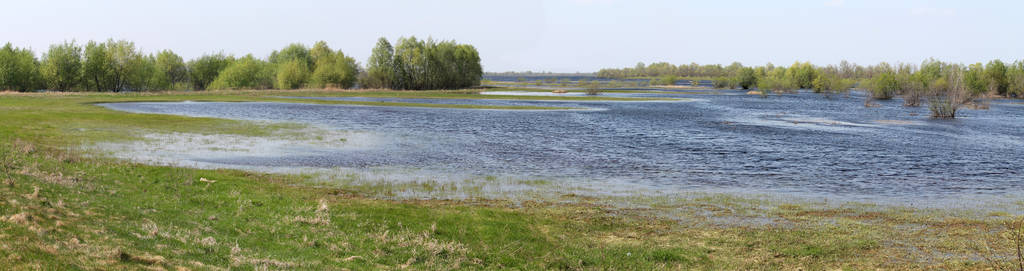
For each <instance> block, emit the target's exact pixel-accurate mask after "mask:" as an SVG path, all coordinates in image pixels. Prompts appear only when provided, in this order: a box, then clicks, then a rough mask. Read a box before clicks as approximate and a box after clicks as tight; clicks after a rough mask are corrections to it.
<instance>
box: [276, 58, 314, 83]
mask: <svg viewBox="0 0 1024 271" xmlns="http://www.w3.org/2000/svg"><path fill="white" fill-rule="evenodd" d="M308 79H309V68H308V66H306V63H305V62H304V61H302V60H300V59H293V60H290V61H288V62H285V63H284V64H281V65H280V66H278V67H277V88H278V89H298V88H301V87H303V86H305V85H306V80H308Z"/></svg>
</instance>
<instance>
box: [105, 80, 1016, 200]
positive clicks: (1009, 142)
mask: <svg viewBox="0 0 1024 271" xmlns="http://www.w3.org/2000/svg"><path fill="white" fill-rule="evenodd" d="M504 94H508V93H504ZM604 95H616V96H623V97H635V96H663V97H668V98H688V99H685V100H680V101H668V102H666V101H658V102H633V101H581V102H577V101H571V102H569V101H559V102H544V101H521V100H443V99H394V98H387V99H377V98H320V99H345V100H386V101H407V102H420V103H422V102H433V103H479V104H491V105H538V106H569V107H579V108H586V109H593V110H525V111H516V110H473V109H439V108H411V107H375V106H347V105H314V104H299V103H207V102H178V103H114V104H103V105H102V106H105V107H108V108H111V109H115V110H123V111H128V112H135V113H158V114H174V115H185V116H201V117H218V118H230V119H243V120H270V121H290V122H301V123H308V124H312V125H316V126H318V127H325V128H327V129H333V130H337V131H346V132H348V133H354V134H360V135H378V136H377V137H375V138H379V140H373V141H374V143H373V144H364V145H363V146H362V147H359V148H351V149H347V148H325V149H322V150H319V151H317V150H309V151H305V152H291V153H289V152H282V153H280V154H279V155H270V156H268V155H266V154H265V153H263V154H258V155H257V154H253V155H245V154H244V153H239V154H236V155H234V156H215V157H206V158H204V157H195V158H189V159H193V160H194V161H193V162H197V163H198V162H202V163H208V164H221V165H226V166H248V167H276V166H282V165H287V166H296V167H312V168H338V167H341V168H356V169H359V168H365V169H368V170H369V169H373V170H380V169H387V168H416V169H421V170H423V172H434V173H436V174H438V176H444V175H445V174H470V175H479V176H517V177H520V178H523V179H545V180H554V181H559V182H572V183H574V184H577V185H581V186H588V185H589V186H595V187H594V188H595V189H597V190H600V189H602V188H603V186H605V185H607V184H615V187H619V188H618V189H630V188H631V187H636V188H637V189H638V190H639V189H640V188H643V189H648V190H651V189H653V190H655V191H660V192H664V193H672V191H747V192H754V193H771V194H782V195H795V196H809V197H816V198H827V199H849V200H868V201H879V202H905V203H915V202H927V201H941V200H945V199H960V200H961V201H963V199H967V201H970V199H974V198H996V199H999V198H1018V197H1019V196H1018V195H1020V192H1021V191H1024V121H1022V119H1021V116H1024V105H1022V104H1016V103H1013V102H1011V101H999V100H996V101H993V102H992V104H991V108H990V109H988V110H964V111H962V114H961V117H960V118H957V119H954V120H939V119H930V118H929V117H928V115H929V112H928V109H927V107H920V108H907V107H903V106H901V104H902V101H900V100H898V99H897V100H891V101H881V102H879V103H880V104H881V106H880V107H871V108H866V107H864V103H863V97H862V96H859V95H858V94H856V93H855V94H852V95H853V96H832V97H830V98H826V97H824V96H822V95H819V94H813V93H799V94H786V95H773V96H769V97H767V98H762V97H760V96H757V95H743V94H742V93H741V92H738V91H727V92H725V93H717V94H706V95H700V94H690V95H685V94H672V95H659V94H611V93H609V94H604ZM362 137H363V140H364V141H370V140H369V139H366V137H367V136H362ZM608 187H611V186H608ZM609 189H610V188H609Z"/></svg>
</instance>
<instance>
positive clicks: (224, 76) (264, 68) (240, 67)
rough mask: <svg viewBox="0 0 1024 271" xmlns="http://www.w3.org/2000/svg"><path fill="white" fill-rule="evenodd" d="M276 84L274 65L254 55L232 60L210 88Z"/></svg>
mask: <svg viewBox="0 0 1024 271" xmlns="http://www.w3.org/2000/svg"><path fill="white" fill-rule="evenodd" d="M273 85H274V68H273V65H272V64H270V63H268V62H266V61H263V60H259V59H256V58H254V57H253V56H252V55H248V56H246V57H243V58H240V59H238V60H236V61H232V63H231V65H230V66H228V67H227V68H225V69H224V70H223V71H222V72H220V73H219V75H218V76H217V79H216V80H214V81H213V82H212V83H210V85H209V89H269V88H271V87H272V86H273Z"/></svg>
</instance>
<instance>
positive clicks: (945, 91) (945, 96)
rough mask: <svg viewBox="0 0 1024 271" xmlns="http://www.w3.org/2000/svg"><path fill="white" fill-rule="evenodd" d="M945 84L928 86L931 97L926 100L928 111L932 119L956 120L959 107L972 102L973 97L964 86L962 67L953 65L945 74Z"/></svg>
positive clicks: (937, 83) (934, 83) (936, 83)
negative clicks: (930, 112)
mask: <svg viewBox="0 0 1024 271" xmlns="http://www.w3.org/2000/svg"><path fill="white" fill-rule="evenodd" d="M945 77H946V79H941V78H940V79H939V80H945V82H942V83H940V82H933V83H932V84H930V85H929V86H928V88H929V90H930V91H931V94H932V95H931V97H929V98H928V109H931V111H932V117H934V118H949V119H952V118H956V112H957V110H959V109H960V107H961V106H963V105H965V104H967V103H969V102H971V101H972V100H974V95H973V94H972V92H971V91H970V90H969V89H967V86H966V85H965V84H964V71H963V67H960V66H959V65H953V66H952V67H951V68H950V69H949V72H948V73H947V74H946V76H945Z"/></svg>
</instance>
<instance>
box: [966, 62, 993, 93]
mask: <svg viewBox="0 0 1024 271" xmlns="http://www.w3.org/2000/svg"><path fill="white" fill-rule="evenodd" d="M964 84H965V85H966V86H967V89H969V90H971V92H973V93H974V94H983V93H985V92H986V91H988V82H987V81H986V80H985V66H984V65H982V64H981V63H980V62H979V63H975V64H971V65H969V66H967V70H966V71H964Z"/></svg>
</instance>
